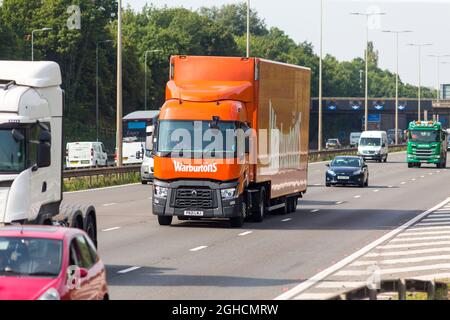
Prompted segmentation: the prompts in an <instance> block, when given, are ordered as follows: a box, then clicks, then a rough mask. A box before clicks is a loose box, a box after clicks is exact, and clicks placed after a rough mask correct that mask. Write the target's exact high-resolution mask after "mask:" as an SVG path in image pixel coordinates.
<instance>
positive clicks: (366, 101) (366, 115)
mask: <svg viewBox="0 0 450 320" xmlns="http://www.w3.org/2000/svg"><path fill="white" fill-rule="evenodd" d="M385 14H386V13H384V12H373V13H362V12H353V13H351V15H353V16H363V17H366V79H365V86H366V89H365V95H364V105H365V107H364V130H365V131H367V130H368V129H369V18H370V17H373V16H383V15H385Z"/></svg>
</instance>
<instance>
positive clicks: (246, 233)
mask: <svg viewBox="0 0 450 320" xmlns="http://www.w3.org/2000/svg"><path fill="white" fill-rule="evenodd" d="M251 233H253V231H246V232H242V233H239V234H238V236H240V237H243V236H247V235H249V234H251Z"/></svg>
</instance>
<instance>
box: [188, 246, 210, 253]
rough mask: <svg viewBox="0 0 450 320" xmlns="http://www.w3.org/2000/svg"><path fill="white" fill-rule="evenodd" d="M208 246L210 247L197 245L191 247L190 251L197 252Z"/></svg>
mask: <svg viewBox="0 0 450 320" xmlns="http://www.w3.org/2000/svg"><path fill="white" fill-rule="evenodd" d="M206 248H208V246H200V247H197V248H193V249H190V250H189V251H191V252H197V251H200V250H203V249H206Z"/></svg>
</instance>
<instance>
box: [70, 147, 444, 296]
mask: <svg viewBox="0 0 450 320" xmlns="http://www.w3.org/2000/svg"><path fill="white" fill-rule="evenodd" d="M405 157H406V155H405V153H397V154H391V155H390V156H389V160H388V163H373V162H369V171H370V178H369V188H364V189H361V188H357V187H334V188H326V187H325V186H324V179H325V172H326V170H327V168H326V167H325V163H313V164H310V166H309V188H308V193H307V194H306V195H305V197H304V199H301V200H300V201H299V206H298V207H297V211H296V213H294V214H290V215H285V216H282V215H269V216H268V217H267V218H266V220H265V221H264V222H263V223H261V224H258V223H246V224H244V227H243V228H242V229H231V228H229V226H228V222H216V221H215V222H180V221H178V220H177V219H174V225H173V226H172V227H160V226H159V225H158V222H157V219H156V217H155V216H153V215H152V213H151V210H152V209H151V190H152V188H151V186H143V185H130V186H123V187H114V188H108V189H100V190H91V191H86V192H77V193H67V194H65V201H64V202H65V203H86V204H87V203H90V204H94V205H95V207H96V208H97V214H98V220H99V221H98V230H99V236H98V239H99V253H100V255H101V257H102V259H103V261H104V262H105V264H106V265H107V269H108V282H109V288H110V294H111V298H112V299H171V300H172V299H173V300H176V299H236V300H238V299H275V298H277V297H278V298H286V299H295V298H302V297H301V293H302V292H301V291H300V290H297V289H299V284H301V283H304V284H306V283H307V282H304V281H305V280H307V279H310V278H312V277H313V276H315V275H317V274H318V273H320V272H323V271H324V270H326V269H327V270H330V269H329V268H330V267H332V266H335V267H334V268H335V269H336V264H337V263H338V262H339V261H342V260H343V259H346V258H347V259H348V257H352V255H354V254H355V252H357V251H358V250H360V249H362V248H364V247H366V246H367V245H369V244H371V243H373V242H374V241H376V240H378V239H380V238H381V237H383V236H385V235H386V234H388V233H389V232H391V231H392V230H395V229H397V228H398V227H399V226H401V225H403V224H405V223H406V222H408V221H410V220H411V219H413V218H415V217H417V216H419V215H420V214H422V213H423V212H425V211H427V210H428V209H430V208H433V207H435V206H436V205H437V204H439V203H441V202H442V201H444V200H445V199H447V198H448V197H450V188H449V184H450V169H436V168H435V167H434V166H433V167H432V166H430V167H424V168H422V169H418V168H415V169H408V168H407V165H406V163H405ZM444 222H445V221H444ZM449 224H450V223H449ZM430 231H432V230H430ZM424 236H425V235H424ZM430 236H432V235H430ZM444 236H445V235H444ZM406 238H407V237H406ZM398 241H399V242H398V244H402V243H401V240H398ZM442 241H445V240H442ZM428 242H429V241H428ZM395 243H396V242H394V243H392V244H395ZM419 249H422V248H419ZM426 249H431V250H432V249H433V247H432V246H431V247H430V246H428V247H426ZM396 250H397V251H400V250H399V248H398V247H396ZM394 251H395V250H394ZM438 251H439V249H435V252H438ZM378 253H382V252H380V251H375V253H368V257H369V258H368V259H367V260H368V261H370V260H374V258H373V257H374V254H375V255H376V254H378ZM447 255H450V253H447ZM371 256H372V258H370V257H371ZM394 258H398V257H394ZM375 260H376V259H375ZM351 262H352V263H353V261H351ZM433 263H434V262H433V261H428V263H427V264H428V265H430V264H433ZM435 263H436V264H441V265H442V266H444V267H445V265H446V264H450V259H448V260H447V261H443V260H442V259H441V260H439V261H438V262H435ZM358 266H359V267H358ZM362 266H364V269H365V268H366V267H365V266H366V264H365V262H364V260H363V261H357V262H356V264H355V267H354V268H353V269H351V270H355V272H356V273H357V271H359V270H360V269H361V267H362ZM390 268H391V269H392V268H394V267H392V265H391V266H390ZM333 272H339V269H336V270H333ZM346 272H347V273H346ZM448 272H450V268H449V271H448ZM356 273H355V274H356ZM345 274H347V275H350V276H353V273H351V272H348V271H344V272H343V273H342V275H345ZM409 275H412V276H413V275H414V272H413V273H412V274H411V273H410V274H409ZM366 278H367V277H365V278H364V279H366ZM325 280H326V279H325ZM338 280H340V281H344V280H347V279H338ZM327 292H328V291H327ZM314 294H316V295H314ZM314 294H313V295H311V296H310V297H312V298H315V297H317V298H320V297H323V295H324V292H323V291H319V292H318V293H317V292H316V293H314Z"/></svg>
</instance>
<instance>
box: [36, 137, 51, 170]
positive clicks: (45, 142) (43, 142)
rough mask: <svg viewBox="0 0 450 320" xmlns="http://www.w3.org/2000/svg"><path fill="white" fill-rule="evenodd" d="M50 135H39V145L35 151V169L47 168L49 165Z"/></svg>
mask: <svg viewBox="0 0 450 320" xmlns="http://www.w3.org/2000/svg"><path fill="white" fill-rule="evenodd" d="M50 143H51V134H50V132H48V131H42V132H41V133H40V134H39V145H38V149H37V167H38V168H47V167H50V164H51V144H50Z"/></svg>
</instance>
